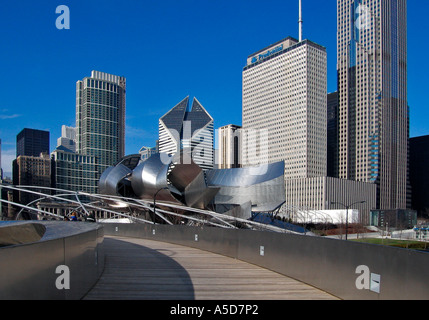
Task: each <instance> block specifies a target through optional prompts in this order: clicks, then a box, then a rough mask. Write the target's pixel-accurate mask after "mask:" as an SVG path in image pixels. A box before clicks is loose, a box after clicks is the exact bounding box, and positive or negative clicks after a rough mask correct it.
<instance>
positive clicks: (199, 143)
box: [159, 96, 214, 169]
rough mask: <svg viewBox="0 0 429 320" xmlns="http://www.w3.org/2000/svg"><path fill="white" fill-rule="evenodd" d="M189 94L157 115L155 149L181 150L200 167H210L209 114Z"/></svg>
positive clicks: (211, 144) (211, 143)
mask: <svg viewBox="0 0 429 320" xmlns="http://www.w3.org/2000/svg"><path fill="white" fill-rule="evenodd" d="M189 102H190V101H189V96H188V97H186V98H185V99H183V100H182V101H181V102H179V103H178V104H177V105H176V106H175V107H174V108H173V109H171V110H170V111H168V112H167V113H166V114H165V115H164V116H162V117H161V118H160V119H159V152H160V153H166V154H169V155H174V154H176V153H177V152H179V151H185V152H186V153H187V154H189V155H191V157H192V160H193V161H194V162H195V163H196V164H198V165H199V166H200V167H201V168H202V169H213V162H214V156H213V141H214V137H213V135H214V133H213V130H214V129H213V118H212V117H211V116H210V114H209V113H208V112H207V111H206V110H205V109H204V107H203V106H202V105H201V104H200V102H199V101H198V100H197V99H196V98H194V99H193V102H192V108H191V110H190V111H189Z"/></svg>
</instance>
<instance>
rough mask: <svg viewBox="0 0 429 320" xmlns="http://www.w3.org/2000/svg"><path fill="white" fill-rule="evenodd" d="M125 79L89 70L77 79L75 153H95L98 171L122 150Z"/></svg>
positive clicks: (116, 160)
mask: <svg viewBox="0 0 429 320" xmlns="http://www.w3.org/2000/svg"><path fill="white" fill-rule="evenodd" d="M125 95H126V79H125V78H124V77H120V76H115V75H111V74H108V73H103V72H99V71H92V73H91V77H86V78H84V79H83V80H79V81H77V83H76V139H77V144H76V147H77V148H76V149H77V153H79V154H82V155H86V156H93V157H97V159H98V165H99V170H100V175H101V173H103V172H104V170H106V169H107V168H108V167H110V166H113V165H116V164H117V163H118V162H119V161H120V160H121V159H122V158H123V157H124V154H125Z"/></svg>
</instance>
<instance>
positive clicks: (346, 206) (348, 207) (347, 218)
mask: <svg viewBox="0 0 429 320" xmlns="http://www.w3.org/2000/svg"><path fill="white" fill-rule="evenodd" d="M365 202H366V201H357V202H353V203H352V204H349V205H345V204H344V203H341V202H331V204H339V205H342V206H343V207H345V208H346V240H347V238H348V237H347V236H348V232H349V209H350V208H351V207H352V206H353V205H355V204H358V203H365Z"/></svg>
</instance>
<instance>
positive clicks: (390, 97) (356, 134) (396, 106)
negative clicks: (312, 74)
mask: <svg viewBox="0 0 429 320" xmlns="http://www.w3.org/2000/svg"><path fill="white" fill-rule="evenodd" d="M337 15H338V19H337V21H338V22H337V23H338V26H337V46H338V48H337V49H338V50H337V69H338V103H339V109H338V117H339V120H338V121H339V131H338V141H339V145H338V163H339V165H338V174H339V177H340V178H342V179H350V180H356V181H363V182H372V183H376V184H377V185H378V197H377V200H378V203H377V207H379V208H381V209H395V208H406V204H407V153H408V146H407V141H408V136H409V134H408V104H407V1H406V0H338V2H337Z"/></svg>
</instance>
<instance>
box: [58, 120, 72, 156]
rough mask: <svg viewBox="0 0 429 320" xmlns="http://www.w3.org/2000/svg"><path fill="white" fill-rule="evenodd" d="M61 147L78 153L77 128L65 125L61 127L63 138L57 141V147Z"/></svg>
mask: <svg viewBox="0 0 429 320" xmlns="http://www.w3.org/2000/svg"><path fill="white" fill-rule="evenodd" d="M59 146H63V147H64V148H67V149H68V150H70V151H72V152H76V128H73V127H68V126H65V125H63V126H62V127H61V137H59V138H58V139H57V147H59Z"/></svg>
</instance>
